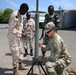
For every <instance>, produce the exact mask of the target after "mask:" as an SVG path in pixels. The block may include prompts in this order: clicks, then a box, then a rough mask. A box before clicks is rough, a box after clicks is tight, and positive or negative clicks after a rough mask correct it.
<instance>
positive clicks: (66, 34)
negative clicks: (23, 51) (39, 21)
mask: <svg viewBox="0 0 76 75" xmlns="http://www.w3.org/2000/svg"><path fill="white" fill-rule="evenodd" d="M7 32H8V29H7V28H6V27H5V28H0V75H12V73H13V67H12V58H11V53H10V50H9V45H8V38H7ZM39 33H41V30H39ZM58 34H59V35H60V36H61V37H62V38H63V39H64V41H65V43H66V45H67V47H68V50H69V53H70V54H71V56H72V63H71V65H74V66H76V60H75V58H76V29H72V30H71V29H70V30H59V31H58ZM40 35H41V34H39V37H40ZM40 42H42V41H40ZM39 55H41V51H40V49H39ZM48 56H49V51H48V52H47V53H46V57H48ZM32 58H33V57H31V56H29V55H28V56H27V57H24V64H26V65H28V66H29V69H30V67H31V62H32ZM28 71H29V70H25V71H21V72H23V73H24V75H26V74H27V72H28ZM34 72H35V73H36V74H38V75H40V74H39V70H38V67H37V66H35V67H34ZM36 74H35V75H36ZM41 75H44V74H41Z"/></svg>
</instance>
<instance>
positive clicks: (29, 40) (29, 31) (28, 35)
mask: <svg viewBox="0 0 76 75" xmlns="http://www.w3.org/2000/svg"><path fill="white" fill-rule="evenodd" d="M23 29H24V30H23V32H24V34H25V36H23V45H24V49H25V54H24V56H27V55H28V51H27V50H28V49H30V55H31V56H33V38H34V31H35V22H34V20H33V19H32V18H31V13H30V12H27V14H26V19H25V20H24V26H23ZM28 45H29V48H28Z"/></svg>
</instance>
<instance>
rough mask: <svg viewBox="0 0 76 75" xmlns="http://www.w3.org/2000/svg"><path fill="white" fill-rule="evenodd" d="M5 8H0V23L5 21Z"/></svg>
mask: <svg viewBox="0 0 76 75" xmlns="http://www.w3.org/2000/svg"><path fill="white" fill-rule="evenodd" d="M3 13H4V12H3V10H0V23H3V22H4V15H3Z"/></svg>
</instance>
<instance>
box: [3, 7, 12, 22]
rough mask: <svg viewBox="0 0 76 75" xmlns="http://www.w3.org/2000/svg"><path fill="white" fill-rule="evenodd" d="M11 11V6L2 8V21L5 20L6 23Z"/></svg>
mask: <svg viewBox="0 0 76 75" xmlns="http://www.w3.org/2000/svg"><path fill="white" fill-rule="evenodd" d="M12 12H13V10H12V9H11V8H6V9H5V10H4V21H5V22H6V23H8V20H9V18H10V15H11V13H12Z"/></svg>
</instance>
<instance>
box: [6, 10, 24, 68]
mask: <svg viewBox="0 0 76 75" xmlns="http://www.w3.org/2000/svg"><path fill="white" fill-rule="evenodd" d="M22 29H23V17H22V15H20V13H19V11H16V12H13V13H12V15H11V17H10V20H9V28H8V40H9V46H10V50H11V55H12V60H13V66H14V67H18V64H19V63H21V62H22V60H23V47H22V41H21V34H22Z"/></svg>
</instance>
